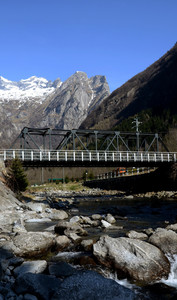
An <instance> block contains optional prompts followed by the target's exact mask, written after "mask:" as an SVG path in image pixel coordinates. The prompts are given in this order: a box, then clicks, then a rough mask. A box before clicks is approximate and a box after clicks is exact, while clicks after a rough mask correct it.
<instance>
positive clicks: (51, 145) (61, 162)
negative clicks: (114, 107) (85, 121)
mask: <svg viewBox="0 0 177 300" xmlns="http://www.w3.org/2000/svg"><path fill="white" fill-rule="evenodd" d="M16 157H18V158H19V159H20V160H21V161H22V163H23V165H24V166H26V167H29V166H32V167H40V166H42V167H43V166H48V167H52V166H53V167H58V166H69V167H73V166H76V167H78V166H84V167H85V166H86V167H102V166H107V167H118V166H124V167H129V166H155V167H157V166H159V165H162V164H165V163H168V164H169V163H174V162H176V158H177V152H169V150H168V148H167V147H166V145H165V144H164V142H163V139H162V137H161V136H160V135H159V134H158V133H155V134H154V133H140V132H119V131H105V130H80V129H72V130H64V129H50V128H28V127H24V128H23V129H22V131H21V133H20V134H19V136H18V137H17V138H16V139H15V141H14V142H13V143H12V145H11V147H10V149H4V150H0V159H2V160H4V161H9V160H11V159H14V158H16Z"/></svg>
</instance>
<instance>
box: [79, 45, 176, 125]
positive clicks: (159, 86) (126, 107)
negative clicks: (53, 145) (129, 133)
mask: <svg viewBox="0 0 177 300" xmlns="http://www.w3.org/2000/svg"><path fill="white" fill-rule="evenodd" d="M176 83H177V43H176V44H175V45H174V47H173V48H172V49H170V50H169V51H168V52H167V53H166V54H164V55H163V56H162V57H161V58H160V59H158V60H157V61H156V62H154V63H153V64H151V65H150V66H149V67H148V68H146V69H145V70H144V71H142V72H140V73H139V74H137V75H135V76H133V77H132V78H131V79H129V80H128V81H127V82H126V83H124V84H123V85H122V86H121V87H119V88H118V89H116V90H115V91H113V92H112V93H111V94H110V95H109V96H108V97H107V98H105V99H104V101H103V102H102V103H101V104H100V105H99V106H98V107H97V108H96V109H95V110H94V111H92V112H91V113H90V114H89V116H88V117H87V118H86V119H85V120H84V122H83V123H82V124H81V126H80V128H83V129H84V128H95V129H101V128H104V129H111V128H113V127H114V126H116V125H118V124H119V123H120V122H121V121H122V120H123V119H125V118H128V117H129V116H131V115H134V114H137V113H138V112H140V111H141V110H143V109H144V110H145V109H148V108H153V109H154V110H157V111H158V110H159V111H160V110H162V109H168V108H169V109H170V110H172V111H175V112H177V105H176V101H177V89H176Z"/></svg>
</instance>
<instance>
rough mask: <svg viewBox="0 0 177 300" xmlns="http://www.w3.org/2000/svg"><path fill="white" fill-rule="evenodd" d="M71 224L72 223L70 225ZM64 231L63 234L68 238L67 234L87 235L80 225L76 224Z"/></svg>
mask: <svg viewBox="0 0 177 300" xmlns="http://www.w3.org/2000/svg"><path fill="white" fill-rule="evenodd" d="M71 224H72V223H71ZM71 224H70V226H68V227H67V229H65V231H64V234H65V235H67V236H68V234H69V233H76V234H78V235H81V236H86V235H88V232H87V231H86V230H85V229H83V228H82V227H81V226H80V225H78V224H72V225H71Z"/></svg>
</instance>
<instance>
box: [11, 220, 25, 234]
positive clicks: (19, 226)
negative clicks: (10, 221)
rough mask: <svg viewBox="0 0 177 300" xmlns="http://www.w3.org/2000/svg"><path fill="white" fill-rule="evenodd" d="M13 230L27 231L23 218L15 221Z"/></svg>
mask: <svg viewBox="0 0 177 300" xmlns="http://www.w3.org/2000/svg"><path fill="white" fill-rule="evenodd" d="M12 232H26V229H25V227H24V224H23V221H22V220H21V219H20V220H17V221H15V222H14V225H13V228H12Z"/></svg>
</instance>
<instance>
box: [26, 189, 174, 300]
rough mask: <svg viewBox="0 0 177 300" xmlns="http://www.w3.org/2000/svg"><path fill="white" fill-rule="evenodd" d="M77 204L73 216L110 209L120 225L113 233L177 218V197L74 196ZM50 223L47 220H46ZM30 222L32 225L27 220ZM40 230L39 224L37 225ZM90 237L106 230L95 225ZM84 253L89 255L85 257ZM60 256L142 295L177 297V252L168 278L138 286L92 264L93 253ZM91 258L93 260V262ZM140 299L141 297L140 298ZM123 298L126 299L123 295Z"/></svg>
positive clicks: (123, 234) (70, 253)
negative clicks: (148, 284)
mask: <svg viewBox="0 0 177 300" xmlns="http://www.w3.org/2000/svg"><path fill="white" fill-rule="evenodd" d="M74 200H75V203H77V204H76V205H75V207H74V208H73V209H69V212H70V214H71V215H72V216H74V215H83V216H91V215H93V214H101V215H104V214H107V213H111V214H112V215H113V216H114V217H115V218H116V221H117V222H116V225H117V226H119V228H120V229H118V230H107V231H106V234H108V235H110V236H112V237H120V236H125V234H126V232H127V231H129V230H137V231H140V230H143V229H147V228H153V229H155V228H157V227H165V226H166V225H167V224H168V223H170V224H172V223H175V222H177V200H176V199H175V200H174V199H171V200H170V199H163V200H162V199H145V198H141V199H140V198H137V199H135V198H132V199H130V197H129V198H127V199H126V198H121V197H117V196H107V195H106V196H94V197H93V196H88V197H87V196H84V197H79V196H76V197H75V199H74ZM43 225H44V226H47V224H43ZM43 225H42V224H40V225H39V224H36V225H34V226H40V230H43V229H44V227H42V226H43ZM28 226H30V225H29V224H28ZM31 229H32V230H35V228H30V227H29V228H28V230H31ZM38 230H39V227H38ZM88 232H89V237H88V238H93V239H94V238H95V239H98V237H99V236H100V235H101V234H105V232H104V231H102V230H100V229H98V228H92V229H89V230H88ZM83 257H85V258H86V259H83ZM60 258H61V260H65V261H67V262H69V263H72V264H74V265H76V266H77V267H80V266H81V267H83V266H84V268H91V269H95V270H97V271H98V272H101V273H102V274H103V275H104V276H106V277H109V278H112V279H114V280H115V281H117V282H118V283H119V284H122V285H124V286H126V287H128V288H130V289H133V290H136V292H137V294H138V295H142V299H152V300H155V299H158V300H159V299H162V300H163V299H164V300H167V299H168V300H169V299H171V300H172V299H177V256H175V257H174V258H173V259H172V258H170V261H171V272H170V274H169V277H168V279H167V280H161V282H157V283H156V284H153V285H150V286H146V287H139V286H137V285H135V284H133V283H130V282H128V281H127V280H126V279H120V278H118V277H117V274H116V273H114V272H112V271H111V270H108V269H106V268H103V267H101V266H100V265H95V264H93V265H92V260H91V258H92V255H91V253H83V252H80V249H79V248H78V252H64V253H61V255H60ZM90 262H91V264H90ZM138 299H140V298H138ZM122 300H124V299H122Z"/></svg>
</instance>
